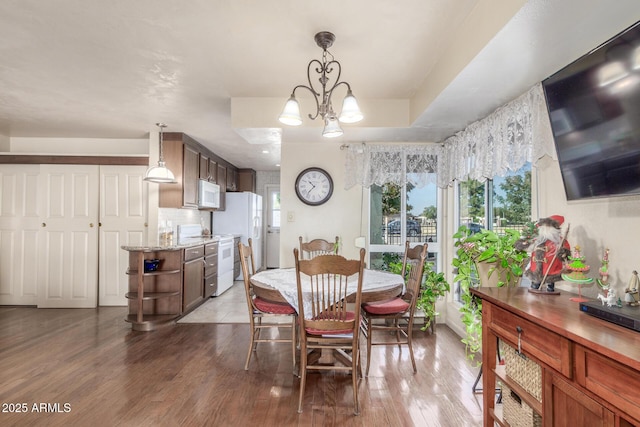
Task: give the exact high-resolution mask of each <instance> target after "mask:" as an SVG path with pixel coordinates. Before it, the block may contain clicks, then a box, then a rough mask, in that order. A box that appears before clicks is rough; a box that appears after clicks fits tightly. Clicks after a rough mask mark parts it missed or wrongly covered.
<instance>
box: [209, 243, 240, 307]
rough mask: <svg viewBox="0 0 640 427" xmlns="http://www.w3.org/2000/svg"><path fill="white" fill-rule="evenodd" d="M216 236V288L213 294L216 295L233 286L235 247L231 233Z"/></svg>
mask: <svg viewBox="0 0 640 427" xmlns="http://www.w3.org/2000/svg"><path fill="white" fill-rule="evenodd" d="M215 237H218V238H219V240H218V289H217V290H216V292H215V293H214V294H213V296H216V297H217V296H218V295H220V294H222V293H223V292H224V291H226V290H228V289H229V288H231V286H233V262H234V255H233V254H234V253H235V249H234V247H233V235H231V234H224V235H219V236H215Z"/></svg>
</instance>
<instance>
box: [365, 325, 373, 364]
mask: <svg viewBox="0 0 640 427" xmlns="http://www.w3.org/2000/svg"><path fill="white" fill-rule="evenodd" d="M371 335H373V331H372V330H371V319H369V320H368V321H367V369H365V371H364V375H365V376H366V377H368V376H369V365H371Z"/></svg>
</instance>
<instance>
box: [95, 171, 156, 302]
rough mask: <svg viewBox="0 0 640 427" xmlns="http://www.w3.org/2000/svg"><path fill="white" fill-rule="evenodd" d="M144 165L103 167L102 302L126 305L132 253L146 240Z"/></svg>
mask: <svg viewBox="0 0 640 427" xmlns="http://www.w3.org/2000/svg"><path fill="white" fill-rule="evenodd" d="M146 170H147V168H146V167H145V166H101V167H100V253H99V283H100V284H99V297H98V301H99V305H101V306H105V305H127V299H126V298H125V294H126V293H127V291H128V283H129V278H128V276H127V275H126V271H127V267H128V265H129V252H127V251H124V250H122V249H121V247H122V245H143V244H145V243H146V242H147V188H148V186H149V184H147V183H146V182H144V181H143V178H144V174H145V172H146Z"/></svg>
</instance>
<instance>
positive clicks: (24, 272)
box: [0, 165, 40, 305]
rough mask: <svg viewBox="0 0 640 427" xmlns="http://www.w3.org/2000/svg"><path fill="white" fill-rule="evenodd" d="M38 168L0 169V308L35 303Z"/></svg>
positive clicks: (30, 166)
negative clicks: (0, 306)
mask: <svg viewBox="0 0 640 427" xmlns="http://www.w3.org/2000/svg"><path fill="white" fill-rule="evenodd" d="M39 172H40V166H39V165H0V305H35V304H36V302H37V283H38V281H37V272H38V247H39V245H38V237H39V236H40V234H39V231H40V216H39V212H38V201H39V197H38V174H39Z"/></svg>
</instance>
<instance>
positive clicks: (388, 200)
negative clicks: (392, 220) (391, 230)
mask: <svg viewBox="0 0 640 427" xmlns="http://www.w3.org/2000/svg"><path fill="white" fill-rule="evenodd" d="M413 188H414V185H413V184H411V183H407V184H406V192H407V196H406V199H407V206H406V207H405V211H406V212H411V211H412V210H413V206H411V205H410V204H409V193H410V192H411V190H413ZM401 202H402V187H401V186H399V185H396V184H385V185H384V186H383V187H382V214H383V215H384V216H390V215H399V214H400V212H401V211H402V206H401Z"/></svg>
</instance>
